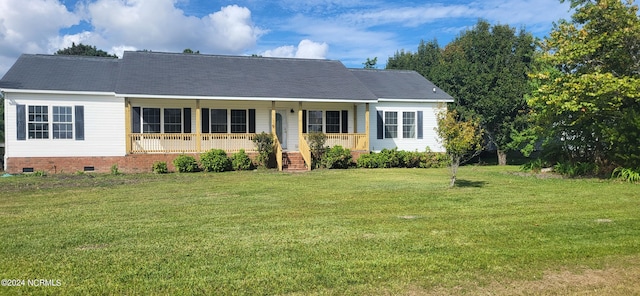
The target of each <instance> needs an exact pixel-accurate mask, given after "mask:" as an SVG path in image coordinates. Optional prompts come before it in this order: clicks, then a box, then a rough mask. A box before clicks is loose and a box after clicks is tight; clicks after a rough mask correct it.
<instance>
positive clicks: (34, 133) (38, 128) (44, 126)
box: [29, 106, 49, 139]
mask: <svg viewBox="0 0 640 296" xmlns="http://www.w3.org/2000/svg"><path fill="white" fill-rule="evenodd" d="M29 139H49V107H48V106H29Z"/></svg>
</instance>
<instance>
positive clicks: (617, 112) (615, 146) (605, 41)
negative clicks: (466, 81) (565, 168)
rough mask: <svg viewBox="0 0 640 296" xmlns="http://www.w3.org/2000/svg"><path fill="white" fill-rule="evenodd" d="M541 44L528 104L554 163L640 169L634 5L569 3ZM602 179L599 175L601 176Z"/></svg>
mask: <svg viewBox="0 0 640 296" xmlns="http://www.w3.org/2000/svg"><path fill="white" fill-rule="evenodd" d="M570 2H571V6H572V7H573V8H574V9H575V14H574V15H573V16H572V21H571V22H569V21H566V20H561V21H560V22H558V23H557V24H556V25H555V26H554V29H553V31H552V32H551V34H550V36H549V37H548V38H545V40H544V42H543V43H542V51H543V52H542V56H541V61H542V62H543V63H544V64H546V65H548V66H547V67H541V68H540V69H538V71H536V72H535V73H534V74H533V75H532V76H533V78H534V79H535V82H536V84H537V85H538V88H537V90H536V91H535V93H534V95H533V96H532V98H531V99H530V100H529V104H530V105H531V106H532V108H533V110H534V113H533V114H534V119H535V120H536V122H537V124H538V125H539V126H540V131H541V134H542V136H543V137H544V139H546V149H547V150H548V151H551V152H554V154H553V156H554V159H552V160H555V161H566V162H570V163H576V162H591V163H596V164H598V165H599V167H600V168H601V169H604V170H607V169H611V168H612V167H613V166H626V167H639V166H640V144H638V143H639V142H638V139H640V18H639V17H638V7H637V6H635V5H633V1H624V2H623V1H621V0H572V1H570ZM603 172H604V171H603Z"/></svg>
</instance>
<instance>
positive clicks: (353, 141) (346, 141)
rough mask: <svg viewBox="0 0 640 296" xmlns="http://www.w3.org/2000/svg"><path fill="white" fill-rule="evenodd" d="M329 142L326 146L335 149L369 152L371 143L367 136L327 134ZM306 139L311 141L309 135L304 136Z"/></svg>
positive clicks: (327, 141)
mask: <svg viewBox="0 0 640 296" xmlns="http://www.w3.org/2000/svg"><path fill="white" fill-rule="evenodd" d="M325 135H326V136H327V140H326V142H325V146H329V147H333V146H337V145H340V146H342V147H343V148H346V149H350V150H368V149H369V143H368V140H369V139H368V138H367V134H325ZM304 139H305V140H307V141H308V140H309V138H308V134H304Z"/></svg>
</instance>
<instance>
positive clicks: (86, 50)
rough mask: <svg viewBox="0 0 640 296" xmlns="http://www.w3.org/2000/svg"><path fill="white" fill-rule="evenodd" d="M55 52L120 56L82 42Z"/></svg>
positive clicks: (60, 53)
mask: <svg viewBox="0 0 640 296" xmlns="http://www.w3.org/2000/svg"><path fill="white" fill-rule="evenodd" d="M55 54H58V55H80V56H96V57H109V58H117V57H118V56H117V55H115V54H113V55H112V54H109V53H108V52H106V51H104V50H101V49H97V48H96V47H95V46H91V45H85V44H82V43H78V44H76V43H75V42H73V43H71V47H67V48H64V49H60V50H58V51H56V53H55Z"/></svg>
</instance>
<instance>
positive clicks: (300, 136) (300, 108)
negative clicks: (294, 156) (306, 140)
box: [298, 102, 303, 150]
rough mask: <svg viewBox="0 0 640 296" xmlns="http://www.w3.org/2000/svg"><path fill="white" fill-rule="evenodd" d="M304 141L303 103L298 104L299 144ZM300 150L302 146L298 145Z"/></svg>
mask: <svg viewBox="0 0 640 296" xmlns="http://www.w3.org/2000/svg"><path fill="white" fill-rule="evenodd" d="M302 139H303V138H302V102H298V143H300V141H301V140H302ZM298 150H300V145H298Z"/></svg>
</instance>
